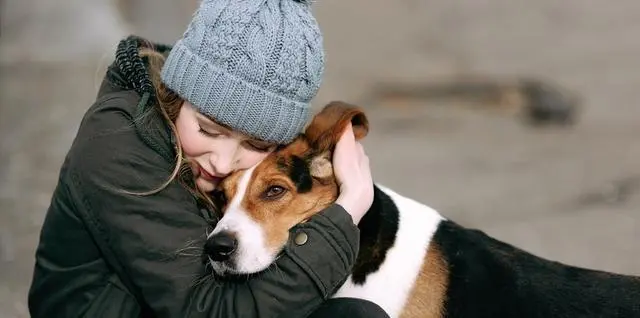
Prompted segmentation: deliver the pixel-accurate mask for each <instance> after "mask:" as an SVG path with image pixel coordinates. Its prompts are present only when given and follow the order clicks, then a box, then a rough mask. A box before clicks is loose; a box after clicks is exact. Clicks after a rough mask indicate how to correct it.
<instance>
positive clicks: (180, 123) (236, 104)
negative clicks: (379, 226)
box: [29, 0, 386, 318]
mask: <svg viewBox="0 0 640 318" xmlns="http://www.w3.org/2000/svg"><path fill="white" fill-rule="evenodd" d="M323 69H324V55H323V47H322V37H321V33H320V30H319V28H318V26H317V24H316V22H315V20H314V18H313V16H312V15H311V13H310V7H309V4H308V3H304V2H302V1H294V0H205V1H203V2H202V4H201V6H200V8H199V9H198V11H197V12H196V14H195V15H194V16H193V20H192V21H191V23H190V25H189V27H188V29H187V30H186V32H185V33H184V36H183V38H182V39H180V40H179V41H178V42H177V43H176V44H175V46H173V47H172V48H170V47H167V46H163V45H154V44H152V43H148V42H147V41H144V40H143V39H140V38H137V37H129V38H127V39H126V40H123V41H122V42H121V43H120V44H119V46H118V50H117V52H116V58H115V62H114V63H113V64H112V65H111V66H110V67H109V69H108V71H107V76H106V77H105V79H104V81H103V83H102V86H101V88H100V91H99V93H98V96H97V100H96V101H95V103H94V104H93V106H91V108H90V109H89V110H88V111H87V113H86V114H85V116H84V118H83V120H82V123H81V125H80V128H79V130H78V133H77V136H76V138H75V140H74V142H73V144H72V146H71V149H70V150H69V153H68V155H67V157H66V159H65V161H64V163H63V165H62V168H61V170H60V178H59V182H58V185H57V187H56V189H55V192H54V194H53V198H52V201H51V205H50V207H49V210H48V212H47V215H46V219H45V222H44V225H43V228H42V231H41V236H40V243H39V246H38V249H37V252H36V265H35V271H34V277H33V282H32V285H31V289H30V292H29V309H30V312H31V316H32V317H36V318H37V317H92V318H93V317H120V318H122V317H141V316H142V317H228V318H230V317H305V316H310V315H311V316H313V317H326V316H330V317H340V316H342V315H344V314H349V315H350V316H351V315H355V316H358V315H360V316H363V317H384V316H386V315H385V314H384V312H382V311H381V309H380V308H379V307H377V306H376V305H374V304H372V303H368V302H365V301H362V300H354V299H337V300H330V301H327V302H325V300H327V298H328V296H329V295H331V293H332V292H333V291H335V290H336V288H337V287H338V286H339V285H340V284H341V283H342V282H343V281H344V280H345V279H346V277H347V275H348V274H349V271H350V269H351V267H352V266H353V263H354V261H355V257H356V255H357V252H358V241H359V233H358V229H357V226H356V225H355V224H357V222H358V221H359V220H360V218H361V217H362V216H363V215H364V213H366V211H367V210H368V208H369V207H370V205H371V202H372V200H373V184H372V181H371V173H370V169H369V163H368V159H367V156H366V155H365V153H364V151H363V149H362V147H361V146H360V145H359V144H358V143H357V142H356V141H355V140H354V137H353V133H352V131H351V130H349V131H347V132H346V133H345V134H344V136H343V137H342V139H341V141H340V143H339V144H338V146H337V149H336V151H335V155H334V162H335V173H336V175H337V178H338V179H339V182H340V183H341V193H340V196H339V199H338V201H337V202H336V204H335V205H333V206H331V207H329V208H327V209H326V210H325V211H323V212H322V213H320V215H318V216H317V217H314V218H313V219H311V220H310V221H309V222H308V223H306V224H305V231H306V232H307V234H308V237H309V239H308V241H307V242H306V243H305V244H303V245H296V244H294V243H292V244H291V246H290V247H288V248H287V249H286V252H284V253H283V255H282V256H281V257H280V258H279V259H278V261H277V263H276V266H277V269H274V270H267V271H265V272H264V273H262V274H260V275H257V276H255V277H250V278H246V279H245V280H242V281H222V280H216V279H214V278H213V276H211V275H210V273H209V272H208V271H207V268H206V266H205V264H206V263H207V262H203V261H202V256H201V255H202V253H201V249H202V246H203V244H204V241H205V240H204V239H205V238H206V231H207V229H208V228H210V227H211V224H212V223H213V222H215V221H216V207H215V206H213V203H212V200H210V199H209V197H208V192H209V191H211V190H212V189H214V187H215V186H216V185H217V184H218V183H219V182H220V180H222V179H223V178H224V177H225V176H227V175H228V174H230V173H231V172H232V171H234V170H237V169H246V168H249V167H251V166H253V165H255V164H257V163H258V162H259V161H260V160H261V159H263V158H264V157H265V156H267V155H268V154H269V153H270V152H272V151H274V150H275V149H276V148H277V147H278V146H279V145H283V144H286V143H288V142H289V141H291V140H292V139H293V138H294V137H295V136H296V135H297V134H298V133H300V132H301V131H302V130H303V127H304V126H305V124H306V121H307V119H308V118H309V114H310V105H309V102H310V100H311V99H312V98H313V97H314V96H315V94H316V92H317V90H318V88H319V86H320V83H321V78H322V72H323Z"/></svg>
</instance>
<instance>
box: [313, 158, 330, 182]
mask: <svg viewBox="0 0 640 318" xmlns="http://www.w3.org/2000/svg"><path fill="white" fill-rule="evenodd" d="M309 173H310V174H311V177H313V178H314V179H316V180H318V181H320V183H322V184H328V182H329V181H330V180H332V177H333V165H332V164H331V154H330V153H329V152H328V151H325V152H323V153H321V154H317V155H315V156H313V158H311V162H310V163H309Z"/></svg>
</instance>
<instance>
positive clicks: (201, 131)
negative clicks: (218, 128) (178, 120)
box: [198, 127, 222, 138]
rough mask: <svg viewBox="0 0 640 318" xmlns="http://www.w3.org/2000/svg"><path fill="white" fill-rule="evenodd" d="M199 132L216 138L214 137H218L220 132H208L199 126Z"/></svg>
mask: <svg viewBox="0 0 640 318" xmlns="http://www.w3.org/2000/svg"><path fill="white" fill-rule="evenodd" d="M198 131H199V132H200V133H201V134H203V135H205V136H207V137H212V138H216V137H220V136H221V135H222V134H218V133H210V132H208V131H206V130H204V129H202V127H200V129H199V130H198Z"/></svg>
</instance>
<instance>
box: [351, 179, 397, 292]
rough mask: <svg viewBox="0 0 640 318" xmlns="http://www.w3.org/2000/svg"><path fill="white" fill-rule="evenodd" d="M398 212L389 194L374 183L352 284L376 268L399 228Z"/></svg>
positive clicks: (364, 219) (360, 226) (362, 279)
mask: <svg viewBox="0 0 640 318" xmlns="http://www.w3.org/2000/svg"><path fill="white" fill-rule="evenodd" d="M398 222H399V212H398V208H397V207H396V205H395V204H394V203H393V201H392V200H391V198H390V197H389V196H388V195H387V194H386V193H384V192H383V191H382V190H380V188H378V187H377V186H375V188H374V196H373V204H372V205H371V208H369V211H367V213H366V214H365V215H364V217H363V218H362V220H360V223H359V224H358V228H359V229H360V252H359V253H358V258H357V259H356V264H355V266H354V268H353V273H352V279H353V282H354V283H355V284H363V283H364V282H365V280H366V277H367V275H368V274H370V273H372V272H375V271H376V270H378V268H379V267H380V265H381V264H382V263H383V262H384V260H385V257H386V255H387V251H388V250H389V248H391V246H393V243H394V241H395V238H396V233H397V232H398Z"/></svg>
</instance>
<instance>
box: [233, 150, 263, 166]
mask: <svg viewBox="0 0 640 318" xmlns="http://www.w3.org/2000/svg"><path fill="white" fill-rule="evenodd" d="M269 154H270V152H257V151H251V150H246V151H244V153H243V154H242V158H240V160H239V162H238V169H249V168H251V167H253V166H255V165H257V164H258V163H259V162H260V161H262V160H264V158H266V157H267V156H268V155H269Z"/></svg>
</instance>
